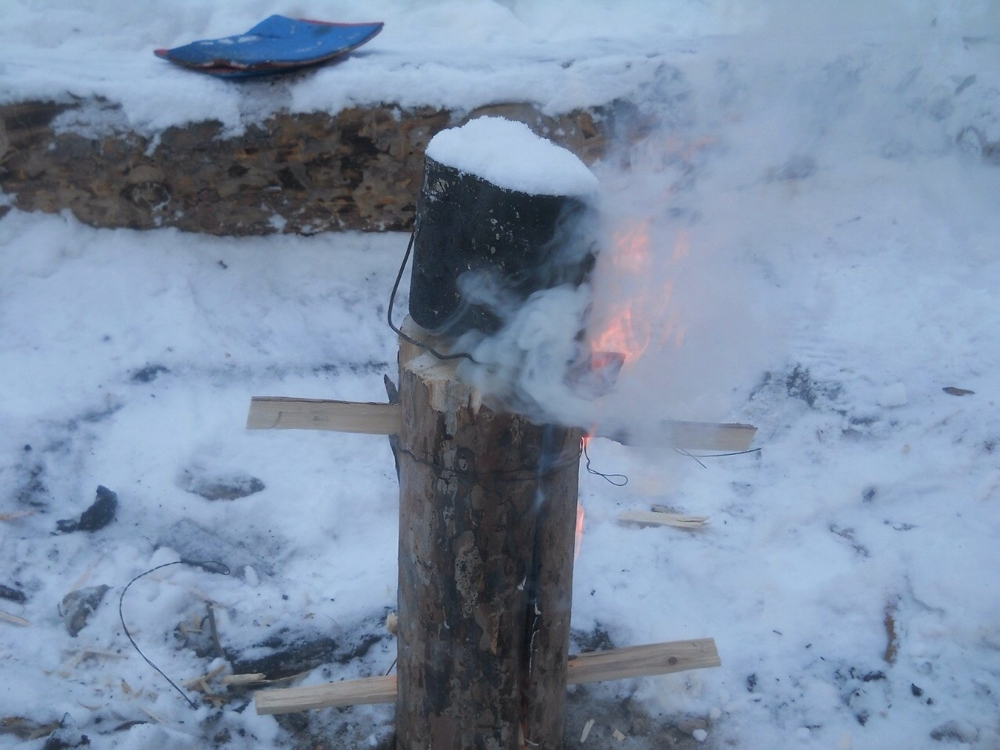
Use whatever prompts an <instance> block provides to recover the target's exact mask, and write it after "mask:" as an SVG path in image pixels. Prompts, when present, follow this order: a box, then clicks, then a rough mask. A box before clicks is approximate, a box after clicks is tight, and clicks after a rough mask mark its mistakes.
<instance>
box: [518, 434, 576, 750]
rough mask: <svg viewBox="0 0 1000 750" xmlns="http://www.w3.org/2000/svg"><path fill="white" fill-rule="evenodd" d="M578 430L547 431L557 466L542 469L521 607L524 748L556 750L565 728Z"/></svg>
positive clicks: (548, 449)
mask: <svg viewBox="0 0 1000 750" xmlns="http://www.w3.org/2000/svg"><path fill="white" fill-rule="evenodd" d="M582 438H583V434H582V431H581V430H576V429H564V428H555V427H549V428H547V430H546V431H545V432H544V433H543V439H544V443H545V449H544V451H543V455H545V456H547V457H548V456H558V457H559V458H557V459H555V461H557V462H558V461H562V462H563V464H562V465H552V466H544V467H542V471H541V477H542V478H541V479H540V481H539V488H538V519H537V522H536V528H535V549H534V570H533V573H532V576H531V577H530V579H529V580H532V581H534V597H533V601H531V600H529V602H528V607H527V615H528V619H527V633H526V636H525V637H526V639H527V656H528V661H527V664H525V665H524V688H523V689H524V693H523V695H524V703H525V706H524V721H525V729H524V739H525V745H526V746H527V747H528V748H538V749H539V750H560V748H562V739H563V729H564V727H565V722H566V664H567V659H568V657H569V651H568V650H569V626H570V611H571V607H572V600H573V562H574V552H575V547H576V508H577V498H578V496H579V478H580V441H581V439H582Z"/></svg>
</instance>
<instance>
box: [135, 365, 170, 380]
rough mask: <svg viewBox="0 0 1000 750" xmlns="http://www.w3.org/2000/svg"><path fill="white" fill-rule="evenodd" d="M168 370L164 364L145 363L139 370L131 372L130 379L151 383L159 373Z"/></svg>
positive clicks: (164, 373)
mask: <svg viewBox="0 0 1000 750" xmlns="http://www.w3.org/2000/svg"><path fill="white" fill-rule="evenodd" d="M169 372H170V370H169V369H167V368H166V367H165V366H164V365H146V366H145V367H143V368H142V369H141V370H136V371H135V372H134V373H132V377H131V378H130V380H131V381H132V382H133V383H152V382H153V381H154V380H156V378H157V377H159V376H160V375H166V374H167V373H169Z"/></svg>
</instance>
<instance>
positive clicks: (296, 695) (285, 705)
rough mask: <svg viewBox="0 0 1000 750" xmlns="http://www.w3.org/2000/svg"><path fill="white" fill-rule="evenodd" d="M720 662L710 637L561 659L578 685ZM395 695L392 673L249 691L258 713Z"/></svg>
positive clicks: (383, 700)
mask: <svg viewBox="0 0 1000 750" xmlns="http://www.w3.org/2000/svg"><path fill="white" fill-rule="evenodd" d="M721 664H722V661H721V660H720V659H719V652H718V650H717V649H716V647H715V641H714V640H713V639H712V638H699V639H696V640H690V641H672V642H669V643H654V644H650V645H646V646H630V647H627V648H616V649H611V650H609V651H596V652H593V653H587V654H578V655H577V656H571V657H570V658H569V660H568V662H567V665H566V666H567V682H568V683H569V684H571V685H580V684H583V683H587V682H601V681H603V680H621V679H625V678H627V677H643V676H649V675H657V674H669V673H671V672H684V671H687V670H690V669H705V668H707V667H718V666H720V665H721ZM395 700H396V676H395V675H388V676H385V677H368V678H366V679H363V680H345V681H344V682H331V683H327V684H325V685H309V686H308V687H296V688H284V689H281V690H258V691H257V692H256V693H254V706H255V707H256V709H257V713H258V714H287V713H295V712H297V711H305V710H307V709H311V708H331V707H333V706H353V705H360V704H367V703H392V702H393V701H395Z"/></svg>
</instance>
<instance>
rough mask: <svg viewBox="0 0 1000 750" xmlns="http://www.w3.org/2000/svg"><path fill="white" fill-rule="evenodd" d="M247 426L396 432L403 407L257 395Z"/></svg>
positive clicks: (378, 432)
mask: <svg viewBox="0 0 1000 750" xmlns="http://www.w3.org/2000/svg"><path fill="white" fill-rule="evenodd" d="M247 429H248V430H330V431H332V432H357V433H363V434H366V435H396V434H398V433H399V430H400V408H399V405H398V404H375V403H368V402H359V401H332V400H328V399H309V398H282V397H278V396H254V397H253V398H252V399H251V400H250V413H249V414H248V415H247Z"/></svg>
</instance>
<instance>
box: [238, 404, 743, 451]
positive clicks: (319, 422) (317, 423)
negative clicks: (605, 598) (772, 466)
mask: <svg viewBox="0 0 1000 750" xmlns="http://www.w3.org/2000/svg"><path fill="white" fill-rule="evenodd" d="M400 419H401V417H400V415H399V407H398V405H396V404H376V403H366V402H354V401H335V400H331V399H319V398H285V397H282V396H254V397H253V398H252V399H251V401H250V412H249V414H248V415H247V429H249V430H282V429H295V430H330V431H333V432H361V433H366V434H368V435H397V434H399V428H400ZM756 434H757V428H756V427H754V426H753V425H748V424H732V423H730V424H714V423H711V422H681V421H676V420H664V421H661V422H660V423H659V424H658V425H657V426H656V429H655V430H654V431H653V432H652V433H651V434H646V435H645V439H646V440H647V441H648V440H653V439H656V440H657V441H658V442H659V444H661V445H662V447H664V448H681V449H683V450H692V451H694V450H706V451H743V450H747V449H748V448H749V447H750V446H751V445H752V444H753V439H754V436H755V435H756ZM596 436H597V437H605V438H609V439H610V440H614V441H616V442H619V443H622V444H624V445H628V444H629V443H630V442H632V440H633V438H632V436H631V435H630V434H629V432H628V431H626V430H618V429H614V428H612V429H608V430H604V429H602V428H601V426H600V425H598V427H597V433H596Z"/></svg>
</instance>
